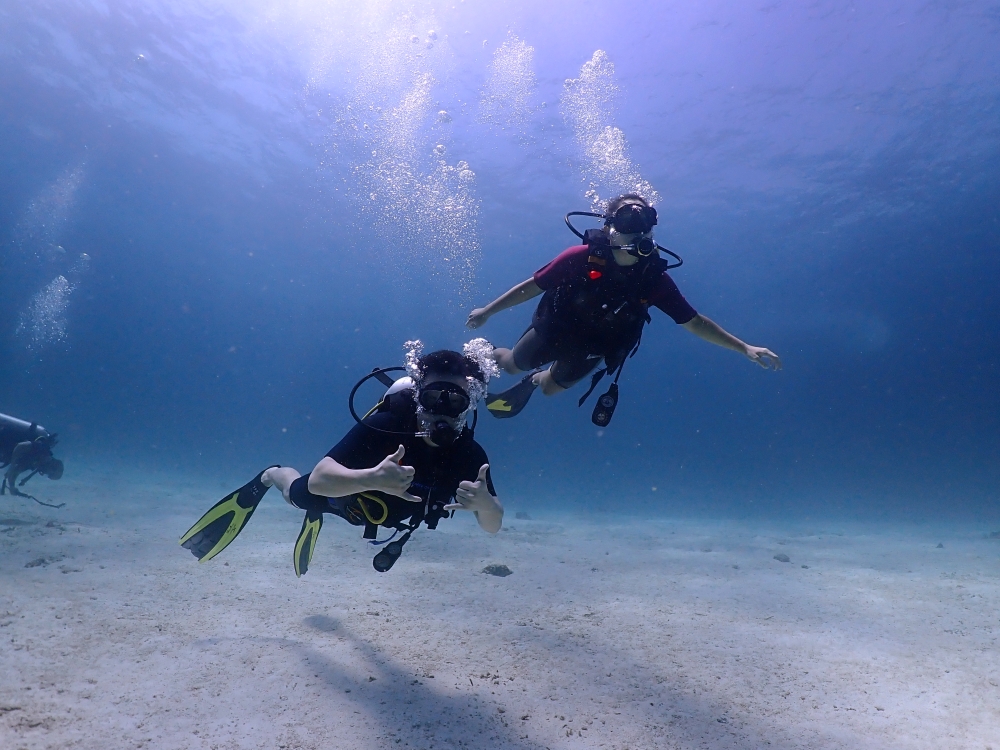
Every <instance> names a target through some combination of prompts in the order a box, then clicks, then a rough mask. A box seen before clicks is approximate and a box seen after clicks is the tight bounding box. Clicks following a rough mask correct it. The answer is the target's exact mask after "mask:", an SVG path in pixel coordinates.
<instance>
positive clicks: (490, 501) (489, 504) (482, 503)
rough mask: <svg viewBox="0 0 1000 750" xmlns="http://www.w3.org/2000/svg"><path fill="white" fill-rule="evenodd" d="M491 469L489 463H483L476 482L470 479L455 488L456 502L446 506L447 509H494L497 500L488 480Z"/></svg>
mask: <svg viewBox="0 0 1000 750" xmlns="http://www.w3.org/2000/svg"><path fill="white" fill-rule="evenodd" d="M489 470H490V465H489V464H483V465H482V467H481V468H480V469H479V476H478V477H477V478H476V481H475V482H469V481H468V480H466V481H464V482H460V483H459V485H458V489H457V490H455V502H454V503H451V504H450V505H446V506H444V509H445V510H492V509H493V508H494V507H495V506H496V500H495V499H494V498H493V495H491V494H490V488H489V487H488V486H487V482H486V472H488V471H489Z"/></svg>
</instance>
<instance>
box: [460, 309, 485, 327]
mask: <svg viewBox="0 0 1000 750" xmlns="http://www.w3.org/2000/svg"><path fill="white" fill-rule="evenodd" d="M489 319H490V315H489V313H488V312H486V308H485V307H477V308H476V309H475V310H473V311H472V312H470V313H469V319H468V320H466V321H465V325H466V326H468V327H469V328H479V327H480V326H483V325H485V324H486V321H487V320H489Z"/></svg>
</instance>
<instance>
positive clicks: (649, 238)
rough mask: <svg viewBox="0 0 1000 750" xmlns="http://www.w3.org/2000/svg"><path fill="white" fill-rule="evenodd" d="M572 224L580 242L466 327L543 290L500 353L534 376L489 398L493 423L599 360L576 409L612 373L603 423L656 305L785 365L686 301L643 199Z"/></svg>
mask: <svg viewBox="0 0 1000 750" xmlns="http://www.w3.org/2000/svg"><path fill="white" fill-rule="evenodd" d="M575 214H583V215H586V216H594V217H597V218H601V219H604V227H603V228H601V229H590V230H588V231H587V232H586V233H581V232H579V231H577V230H576V229H575V228H574V227H573V225H572V224H570V223H569V217H570V216H572V215H575ZM566 223H567V224H568V225H569V227H570V229H572V230H573V231H574V232H575V233H576V234H577V235H579V236H580V238H581V239H582V240H583V244H582V245H576V246H573V247H570V248H568V249H567V250H565V251H563V252H562V253H561V254H560V255H559V256H558V257H556V258H555V259H553V260H552V261H551V262H549V263H548V264H546V265H545V266H543V267H542V268H540V269H539V270H538V271H536V272H535V274H534V275H533V276H532V277H531V278H530V279H528V280H527V281H523V282H521V283H520V284H518V285H517V286H515V287H513V288H512V289H510V290H509V291H508V292H506V293H505V294H503V295H501V296H500V297H498V298H497V299H495V300H494V301H493V302H490V303H489V304H488V305H486V306H485V307H481V308H477V309H475V310H473V311H472V312H471V313H470V314H469V319H468V322H467V325H468V327H469V328H479V327H481V326H482V325H484V324H485V323H486V321H487V320H489V319H490V318H491V317H492V316H493V315H495V314H496V313H498V312H500V311H501V310H506V309H507V308H509V307H513V306H515V305H519V304H521V303H522V302H527V301H528V300H529V299H533V298H534V297H537V296H538V295H540V294H543V293H544V296H543V297H542V300H541V302H539V304H538V308H537V309H536V310H535V313H534V315H533V316H532V320H531V326H530V327H529V328H528V330H527V331H525V333H524V334H523V335H522V336H521V338H520V339H519V340H518V342H517V343H516V344H515V345H514V347H513V349H496V350H494V357H495V359H496V361H497V363H498V364H499V365H500V367H501V368H502V369H503V370H505V371H506V372H508V373H510V374H516V373H519V372H523V371H525V370H529V371H532V372H530V373H529V375H527V376H525V378H524V380H522V382H521V383H520V384H518V385H517V386H514V388H511V389H510V390H508V391H506V392H505V393H503V394H500V396H498V397H493V396H490V397H489V398H488V399H487V403H486V406H487V409H489V411H490V413H491V414H492V415H493V416H496V417H501V418H503V417H512V416H514V415H516V414H517V413H518V412H520V411H521V409H522V408H524V405H525V404H526V403H527V400H528V398H529V397H530V396H531V393H532V392H533V391H534V390H535V388H536V387H539V386H540V387H541V389H542V393H544V394H545V395H546V396H550V395H553V394H556V393H560V392H562V391H564V390H566V389H567V388H570V387H572V386H573V385H575V384H576V383H577V382H579V381H580V380H582V379H583V378H584V377H586V376H587V375H588V374H589V373H590V372H592V371H593V370H594V369H595V368H596V367H597V366H598V365H599V364H601V362H602V361H603V363H604V365H605V366H604V368H603V369H602V370H599V371H598V372H597V373H596V374H595V375H594V378H593V381H592V385H591V390H590V391H587V394H585V395H584V397H583V399H581V400H580V403H581V405H582V403H583V401H584V399H586V397H587V395H589V394H590V392H591V391H592V390H593V388H594V387H595V386H596V385H597V382H598V381H599V380H600V378H601V377H603V376H604V375H605V374H608V375H612V376H614V377H615V383H614V384H613V385H612V387H611V390H610V391H609V392H608V393H607V394H604V395H603V396H602V397H601V398H600V399H599V402H600V403H599V404H598V407H597V408H596V409H595V411H594V417H593V419H594V422H595V424H598V425H600V426H602V427H603V426H604V425H606V424H607V422H608V421H610V419H611V414H612V413H613V412H614V406H615V404H617V399H618V385H617V379H618V375H620V373H621V367H622V366H623V365H624V363H625V360H626V359H627V358H628V357H629V356H630V353H631V354H634V353H635V351H636V349H638V346H639V340H640V338H641V336H642V330H643V327H644V326H645V324H646V323H648V322H650V317H649V308H650V307H657V308H659V309H660V310H662V311H663V312H665V313H666V314H667V315H669V316H670V317H671V318H673V320H674V322H675V323H677V324H678V325H681V326H683V327H684V328H685V329H687V330H688V331H690V332H691V333H693V334H695V335H696V336H698V337H699V338H701V339H704V340H705V341H708V342H709V343H712V344H716V345H717V346H722V347H724V348H726V349H731V350H733V351H735V352H739V353H740V354H743V355H744V356H745V357H747V359H749V360H750V361H751V362H754V363H756V364H758V365H760V366H761V367H763V368H765V369H770V368H773V369H775V370H780V369H781V360H780V359H779V358H778V356H777V355H776V354H775V353H774V352H772V351H771V350H770V349H766V348H764V347H761V346H752V345H750V344H747V343H745V342H743V341H741V340H740V339H738V338H736V336H733V335H732V334H731V333H729V332H727V331H725V330H724V329H723V328H722V327H721V326H719V325H718V324H717V323H715V322H713V321H712V320H710V319H709V318H707V317H705V316H704V315H700V314H698V312H696V311H695V309H694V308H693V307H691V305H690V304H688V302H687V300H685V299H684V297H683V295H682V294H681V293H680V291H679V290H678V288H677V285H676V284H675V283H674V281H673V279H671V278H670V275H669V274H668V273H667V268H676V267H677V266H678V265H680V263H677V264H675V265H673V266H668V264H667V262H666V261H665V260H664V259H662V258H661V257H660V255H659V251H660V250H663V251H665V252H666V253H668V254H670V255H672V256H673V257H675V258H677V260H678V261H679V260H680V258H679V257H678V256H676V255H674V254H673V253H671V252H670V251H669V250H666V249H665V248H661V247H660V246H659V245H657V244H656V242H654V241H653V234H652V230H653V227H654V226H655V225H656V223H657V221H656V209H654V208H653V207H652V206H650V205H649V203H648V202H647V201H646V200H645V199H644V198H642V197H641V196H639V195H636V194H627V195H623V196H620V197H618V198H615V199H614V200H612V201H611V202H610V203H609V204H608V208H607V211H606V212H605V213H604V214H592V213H585V212H573V213H571V214H568V215H567V217H566ZM550 362H551V363H552V364H551V365H550V366H549V367H548V368H546V369H542V368H543V366H544V365H547V364H549V363H550ZM616 372H617V374H616ZM605 402H606V403H605ZM602 404H604V405H602Z"/></svg>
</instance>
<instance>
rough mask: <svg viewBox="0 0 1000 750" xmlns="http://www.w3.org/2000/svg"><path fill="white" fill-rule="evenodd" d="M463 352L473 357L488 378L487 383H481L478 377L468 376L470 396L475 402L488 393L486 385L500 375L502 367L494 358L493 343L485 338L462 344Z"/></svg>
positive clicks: (470, 357)
mask: <svg viewBox="0 0 1000 750" xmlns="http://www.w3.org/2000/svg"><path fill="white" fill-rule="evenodd" d="M462 354H464V355H465V356H466V357H468V358H469V359H471V360H472V361H473V362H475V363H476V364H477V365H479V369H480V370H482V372H483V375H484V376H485V378H486V383H481V382H479V381H478V380H476V378H466V380H467V381H468V383H469V398H470V400H471V401H472V403H473V404H476V403H477V402H478V401H479V399H481V398H482V397H483V396H485V395H486V385H487V384H488V383H489V382H490V379H491V378H495V377H498V376H499V375H500V368H499V367H498V366H497V363H496V361H495V360H494V359H493V344H491V343H490V342H489V341H487V340H486V339H484V338H476V339H472V341H469V342H468V343H467V344H464V345H463V346H462Z"/></svg>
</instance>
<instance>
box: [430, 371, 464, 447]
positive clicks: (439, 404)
mask: <svg viewBox="0 0 1000 750" xmlns="http://www.w3.org/2000/svg"><path fill="white" fill-rule="evenodd" d="M417 400H418V401H419V403H420V405H421V406H422V407H424V410H425V411H428V412H430V413H431V414H435V415H440V416H443V417H451V418H452V419H455V418H456V417H459V416H461V415H462V413H463V412H464V411H465V410H466V409H468V408H469V403H470V402H469V394H468V393H466V391H465V389H464V388H462V387H461V386H458V385H455V384H454V383H448V382H446V381H442V382H437V383H428V384H427V385H425V386H424V387H423V388H421V389H420V394H419V395H418V396H417ZM435 442H437V441H435Z"/></svg>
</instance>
